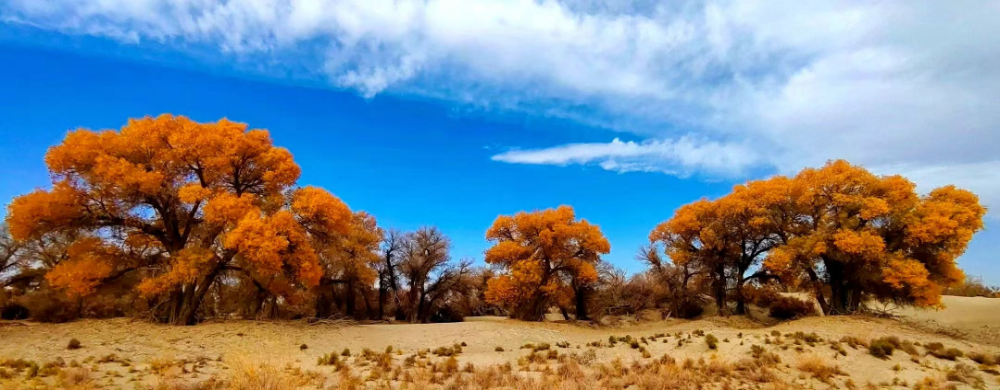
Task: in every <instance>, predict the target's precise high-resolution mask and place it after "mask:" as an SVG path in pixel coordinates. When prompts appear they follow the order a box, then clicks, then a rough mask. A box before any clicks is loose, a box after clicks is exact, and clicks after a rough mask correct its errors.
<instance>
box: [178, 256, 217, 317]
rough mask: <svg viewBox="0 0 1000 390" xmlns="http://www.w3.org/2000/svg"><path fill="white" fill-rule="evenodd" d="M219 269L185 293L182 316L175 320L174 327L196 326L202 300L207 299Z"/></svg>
mask: <svg viewBox="0 0 1000 390" xmlns="http://www.w3.org/2000/svg"><path fill="white" fill-rule="evenodd" d="M219 270H220V268H219V267H216V269H214V270H212V272H209V274H208V275H205V277H204V278H202V280H201V281H200V282H199V283H198V284H196V285H192V286H190V287H191V288H190V289H188V290H187V291H185V292H184V295H183V296H184V300H183V302H182V304H181V310H180V315H179V316H178V317H177V318H176V319H175V321H174V323H173V324H174V325H194V324H195V320H196V318H195V316H196V315H197V314H198V307H199V306H200V305H201V301H202V299H203V298H204V297H205V293H207V292H208V289H209V287H211V286H212V282H214V281H215V278H216V276H218V274H219Z"/></svg>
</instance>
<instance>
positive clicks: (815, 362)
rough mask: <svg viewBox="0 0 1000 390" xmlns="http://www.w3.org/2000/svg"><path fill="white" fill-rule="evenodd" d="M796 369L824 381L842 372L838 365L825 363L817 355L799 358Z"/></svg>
mask: <svg viewBox="0 0 1000 390" xmlns="http://www.w3.org/2000/svg"><path fill="white" fill-rule="evenodd" d="M798 369H799V370H800V371H802V372H807V373H809V374H812V376H813V378H816V379H819V380H820V381H822V382H825V383H826V382H829V381H830V379H831V378H833V377H834V376H836V375H841V374H843V371H841V370H840V367H838V366H837V365H835V364H833V365H831V364H827V363H826V362H825V361H824V360H823V359H821V358H819V357H817V356H808V357H805V358H803V359H802V360H799V364H798Z"/></svg>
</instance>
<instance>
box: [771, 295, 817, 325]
mask: <svg viewBox="0 0 1000 390" xmlns="http://www.w3.org/2000/svg"><path fill="white" fill-rule="evenodd" d="M815 314H816V306H814V305H813V304H812V302H807V301H803V300H801V299H797V298H792V297H778V298H777V299H775V300H774V302H773V303H772V304H771V310H770V311H769V315H770V316H771V317H773V318H777V319H780V320H790V319H793V318H800V317H805V316H810V315H815Z"/></svg>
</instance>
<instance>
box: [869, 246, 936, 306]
mask: <svg viewBox="0 0 1000 390" xmlns="http://www.w3.org/2000/svg"><path fill="white" fill-rule="evenodd" d="M882 279H883V280H884V281H885V283H886V284H888V285H889V286H890V287H892V288H894V289H896V290H898V291H901V292H903V293H905V294H907V295H909V298H910V300H912V301H913V303H914V305H916V306H920V307H931V306H938V305H940V304H941V291H942V290H943V288H942V287H941V285H939V284H937V283H934V282H933V281H931V280H930V272H928V271H927V269H926V268H924V265H923V264H922V263H920V262H919V261H916V260H913V259H906V258H900V257H895V258H893V259H891V260H889V262H888V264H887V266H886V267H884V268H883V269H882Z"/></svg>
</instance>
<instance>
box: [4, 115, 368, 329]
mask: <svg viewBox="0 0 1000 390" xmlns="http://www.w3.org/2000/svg"><path fill="white" fill-rule="evenodd" d="M45 162H46V164H47V166H48V168H49V171H50V173H51V175H52V178H53V186H52V188H51V189H50V190H41V189H39V190H36V191H34V192H32V193H29V194H27V195H23V196H20V197H18V198H16V199H14V201H13V202H12V203H11V205H10V206H9V211H8V216H7V222H8V224H9V228H10V232H11V234H12V236H13V237H14V238H15V239H18V240H20V241H25V240H33V239H38V238H40V237H44V236H47V235H58V234H65V233H66V232H75V233H78V234H77V236H78V237H81V239H79V240H77V241H76V242H74V243H72V244H71V245H70V247H69V249H68V250H67V255H68V258H67V259H65V260H63V261H61V262H60V263H59V264H58V265H56V266H55V267H54V268H53V269H52V270H51V271H49V273H48V275H47V279H48V281H49V282H50V283H51V284H52V285H54V286H56V287H60V288H64V289H66V290H67V291H68V292H70V293H72V294H78V295H86V294H89V293H92V292H93V291H94V289H95V288H97V287H98V286H100V285H101V284H102V283H103V282H105V281H108V280H110V279H114V278H118V277H120V276H122V275H124V274H127V273H137V274H138V275H139V276H140V280H141V283H140V284H139V285H138V286H137V288H138V290H139V291H140V292H141V293H142V294H143V295H146V296H147V297H150V298H151V299H154V300H155V301H156V302H157V304H156V305H155V307H156V310H154V313H153V314H154V315H155V316H156V318H158V319H159V320H161V321H164V322H170V323H174V324H190V323H193V322H195V321H196V316H197V313H198V309H199V304H200V302H201V301H202V299H203V297H204V296H205V294H206V293H207V292H208V290H209V289H210V288H211V287H212V285H213V284H214V283H216V282H217V281H218V280H219V277H220V276H221V275H223V274H224V273H227V272H240V273H243V274H245V275H246V276H247V277H250V278H252V279H253V280H255V281H256V282H258V283H259V284H260V285H262V286H264V287H265V288H266V289H268V290H269V291H271V292H273V293H275V294H279V295H289V296H290V295H291V293H292V292H293V291H295V290H301V289H302V288H305V287H310V286H315V285H316V284H317V283H318V282H319V279H320V277H321V276H322V274H323V270H322V268H321V267H320V262H319V257H318V255H317V251H316V249H315V247H314V242H315V238H317V237H319V238H323V237H335V236H338V235H342V234H346V233H347V232H348V230H349V226H350V220H351V213H350V210H349V209H348V207H347V206H346V205H345V204H344V203H343V202H341V201H340V200H339V199H337V198H336V197H334V196H333V195H332V194H330V193H328V192H326V191H325V190H322V189H319V188H311V187H306V188H300V189H293V186H294V184H295V182H296V180H297V179H298V177H299V167H298V165H296V164H295V162H294V161H293V159H292V155H291V153H289V152H288V150H286V149H283V148H278V147H275V146H273V144H272V142H271V139H270V137H269V135H268V133H267V131H265V130H258V129H254V130H248V129H247V126H246V125H245V124H241V123H236V122H231V121H228V120H225V119H223V120H220V121H218V122H214V123H198V122H194V121H192V120H190V119H188V118H185V117H182V116H172V115H162V116H159V117H156V118H151V117H146V118H142V119H133V120H130V121H129V122H128V123H127V124H126V125H125V126H124V127H122V128H121V129H120V130H117V131H116V130H104V131H91V130H86V129H80V130H76V131H71V132H70V133H69V134H67V136H66V138H65V140H63V142H62V143H61V144H60V145H57V146H55V147H53V148H51V149H50V150H49V151H48V154H47V155H46V157H45Z"/></svg>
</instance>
